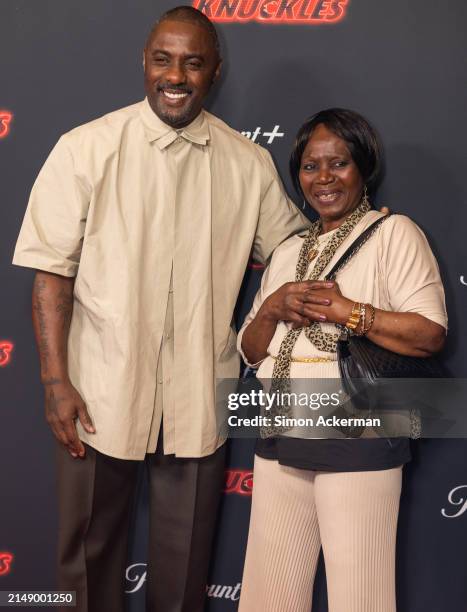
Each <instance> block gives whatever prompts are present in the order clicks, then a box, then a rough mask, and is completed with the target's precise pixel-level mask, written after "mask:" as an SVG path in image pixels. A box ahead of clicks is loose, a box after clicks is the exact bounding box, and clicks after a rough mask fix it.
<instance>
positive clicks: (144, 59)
mask: <svg viewBox="0 0 467 612" xmlns="http://www.w3.org/2000/svg"><path fill="white" fill-rule="evenodd" d="M143 70H146V49H143Z"/></svg>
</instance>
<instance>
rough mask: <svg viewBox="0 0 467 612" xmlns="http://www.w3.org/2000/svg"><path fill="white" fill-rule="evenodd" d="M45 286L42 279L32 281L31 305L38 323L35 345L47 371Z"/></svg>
mask: <svg viewBox="0 0 467 612" xmlns="http://www.w3.org/2000/svg"><path fill="white" fill-rule="evenodd" d="M46 286H47V283H46V281H45V280H44V279H37V278H36V279H35V280H34V291H33V303H32V308H33V310H34V312H35V314H36V317H37V323H38V332H39V333H38V337H37V345H38V348H39V354H40V357H41V359H42V363H43V365H44V370H47V365H48V358H49V356H50V347H49V340H48V336H47V325H46V317H45V310H44V298H43V292H44V290H45V288H46Z"/></svg>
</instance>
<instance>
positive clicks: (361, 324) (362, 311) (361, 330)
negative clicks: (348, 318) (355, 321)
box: [354, 304, 368, 336]
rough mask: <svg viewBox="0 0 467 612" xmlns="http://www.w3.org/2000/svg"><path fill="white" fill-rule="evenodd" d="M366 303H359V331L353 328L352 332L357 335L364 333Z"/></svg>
mask: <svg viewBox="0 0 467 612" xmlns="http://www.w3.org/2000/svg"><path fill="white" fill-rule="evenodd" d="M367 305H368V304H361V308H360V317H361V318H360V331H357V330H354V334H355V335H357V336H364V335H365V334H366V331H365V321H366V307H367Z"/></svg>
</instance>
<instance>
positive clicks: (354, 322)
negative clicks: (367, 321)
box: [345, 302, 362, 331]
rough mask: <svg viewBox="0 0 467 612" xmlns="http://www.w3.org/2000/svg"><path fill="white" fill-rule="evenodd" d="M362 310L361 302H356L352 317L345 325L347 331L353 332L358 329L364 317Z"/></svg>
mask: <svg viewBox="0 0 467 612" xmlns="http://www.w3.org/2000/svg"><path fill="white" fill-rule="evenodd" d="M361 310H362V304H361V302H354V304H353V306H352V312H351V313H350V317H349V318H348V320H347V323H346V324H345V327H346V328H347V329H350V330H352V331H353V330H354V329H356V328H357V327H358V324H359V323H360V319H361V316H362V313H361Z"/></svg>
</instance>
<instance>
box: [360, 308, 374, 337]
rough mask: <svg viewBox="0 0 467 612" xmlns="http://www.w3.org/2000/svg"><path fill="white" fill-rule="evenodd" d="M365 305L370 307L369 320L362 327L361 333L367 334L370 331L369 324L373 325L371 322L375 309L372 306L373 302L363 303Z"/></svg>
mask: <svg viewBox="0 0 467 612" xmlns="http://www.w3.org/2000/svg"><path fill="white" fill-rule="evenodd" d="M365 306H368V308H369V309H370V312H371V314H370V320H369V321H368V325H367V326H366V327H364V328H363V330H362V332H363V334H367V333H368V332H369V331H370V329H371V326H372V325H373V322H374V320H375V314H376V309H375V307H374V306H373V304H365Z"/></svg>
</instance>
